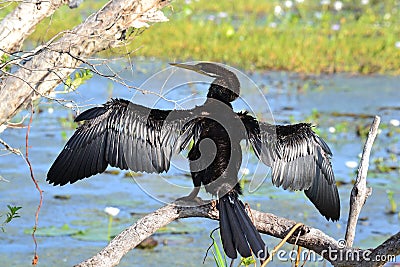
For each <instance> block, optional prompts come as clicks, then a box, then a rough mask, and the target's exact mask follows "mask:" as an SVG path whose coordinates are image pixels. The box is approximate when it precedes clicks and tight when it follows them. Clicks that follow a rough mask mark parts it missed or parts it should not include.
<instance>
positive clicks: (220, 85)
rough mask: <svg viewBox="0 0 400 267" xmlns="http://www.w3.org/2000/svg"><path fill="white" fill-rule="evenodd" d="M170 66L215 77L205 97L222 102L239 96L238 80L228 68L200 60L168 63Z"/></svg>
mask: <svg viewBox="0 0 400 267" xmlns="http://www.w3.org/2000/svg"><path fill="white" fill-rule="evenodd" d="M170 64H171V65H172V66H175V67H179V68H184V69H188V70H192V71H195V72H197V73H200V74H203V75H207V76H210V77H212V78H215V79H214V81H213V82H212V83H211V86H210V88H209V91H208V94H207V97H210V98H215V99H218V100H220V101H223V102H232V101H234V100H235V99H237V98H238V97H239V94H240V82H239V79H238V78H237V76H236V75H235V74H234V73H233V72H232V71H230V70H228V69H226V68H225V67H222V66H221V65H219V64H215V63H210V62H200V63H197V64H195V65H188V64H181V63H170Z"/></svg>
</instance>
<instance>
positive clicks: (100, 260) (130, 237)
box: [76, 201, 400, 267]
mask: <svg viewBox="0 0 400 267" xmlns="http://www.w3.org/2000/svg"><path fill="white" fill-rule="evenodd" d="M190 204H193V203H188V202H182V201H177V202H174V203H172V204H169V205H166V206H164V207H162V208H160V209H158V210H156V211H155V212H153V213H150V214H148V215H146V216H145V217H143V218H141V219H140V220H139V221H137V222H136V223H135V224H133V225H131V226H130V227H128V228H126V229H125V230H124V231H122V232H121V233H120V234H119V235H118V236H116V237H115V238H114V239H113V240H112V241H111V242H110V243H109V244H108V245H107V246H106V247H105V248H103V249H102V250H101V251H100V252H99V253H98V254H97V255H95V256H93V257H91V258H90V259H87V260H85V261H84V262H81V263H79V264H78V265H76V267H88V266H96V267H109V266H116V265H117V264H118V263H119V261H120V260H121V258H122V257H123V256H124V255H125V254H126V253H127V252H128V251H130V250H131V249H133V248H134V247H136V246H137V245H138V244H139V243H140V242H141V241H143V240H144V239H146V238H147V237H149V236H151V235H152V234H154V233H155V232H156V231H157V230H158V229H159V228H161V227H163V226H165V225H167V224H169V223H170V222H172V221H174V220H177V219H182V218H190V217H201V218H208V219H212V220H218V216H219V215H218V214H219V213H218V210H217V209H216V208H215V202H211V203H210V202H203V205H198V206H189V205H190ZM251 214H252V217H253V219H254V223H255V226H256V228H257V229H258V231H260V232H261V233H264V234H268V235H271V236H274V237H277V238H281V239H283V238H284V237H285V236H286V235H287V233H288V232H289V231H290V229H291V228H292V227H293V226H294V225H295V224H296V222H295V221H292V220H288V219H285V218H282V217H278V216H276V215H274V214H271V213H263V212H260V211H256V210H251ZM300 231H301V233H302V234H301V235H300V237H299V239H298V240H297V243H296V244H297V245H300V246H302V247H304V248H307V249H310V250H313V251H315V252H316V253H318V254H320V255H321V257H323V258H325V259H326V260H328V261H330V262H331V263H332V264H334V265H335V266H382V265H383V264H384V263H385V262H386V261H387V260H390V259H392V260H393V258H390V256H389V258H388V257H387V255H398V254H400V232H399V233H397V234H396V235H394V236H392V237H391V238H389V239H388V240H387V241H385V242H384V243H383V244H382V245H380V246H379V247H377V248H376V249H374V250H364V249H355V248H345V247H343V246H341V244H340V242H338V241H337V240H335V239H334V238H333V237H331V236H328V235H326V234H325V233H323V232H322V231H321V230H319V229H316V228H313V227H310V226H303V227H302V228H301V229H300ZM296 237H297V234H295V235H293V237H291V238H289V240H288V242H289V243H291V244H295V242H296ZM338 255H351V256H348V258H350V260H347V259H346V258H345V257H342V259H341V258H340V256H338ZM377 255H384V257H383V256H382V257H380V258H379V259H386V261H385V260H382V261H377V262H372V261H370V260H369V259H372V258H373V257H374V258H373V259H378V258H377V257H376V256H377ZM345 259H346V260H345Z"/></svg>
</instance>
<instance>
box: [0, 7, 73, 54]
mask: <svg viewBox="0 0 400 267" xmlns="http://www.w3.org/2000/svg"><path fill="white" fill-rule="evenodd" d="M68 2H69V0H51V1H50V0H49V1H26V2H25V1H22V2H21V3H20V4H19V5H18V6H17V7H16V8H15V9H14V10H13V11H12V12H11V13H9V14H8V15H7V16H6V17H5V18H4V19H3V20H2V21H1V23H0V57H1V56H2V55H3V54H4V53H13V52H16V51H18V50H19V49H20V48H21V46H22V43H23V42H24V40H25V39H26V37H28V36H29V35H30V34H31V33H32V32H33V31H34V30H35V27H36V25H37V24H38V23H39V22H41V21H42V20H43V19H44V18H46V17H48V16H51V15H52V14H53V13H54V11H56V10H57V9H58V8H59V7H60V6H62V5H64V4H67V3H68Z"/></svg>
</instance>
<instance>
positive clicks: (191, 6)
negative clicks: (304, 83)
mask: <svg viewBox="0 0 400 267" xmlns="http://www.w3.org/2000/svg"><path fill="white" fill-rule="evenodd" d="M285 2H286V1H256V0H246V1H231V0H224V1H205V0H201V1H194V0H192V1H188V0H186V1H183V0H178V1H174V2H172V4H171V5H170V6H169V7H166V8H165V9H164V13H165V14H166V15H167V17H168V18H169V19H170V21H169V22H167V23H157V24H154V25H153V26H152V27H151V28H150V29H148V30H146V31H145V32H144V33H143V34H141V35H140V36H139V37H137V38H136V39H135V40H134V41H133V42H132V43H131V44H130V45H129V46H128V47H123V48H121V49H113V50H112V51H111V52H108V54H107V55H113V53H117V54H124V53H126V52H127V51H133V50H136V49H139V50H138V51H136V52H135V53H134V55H137V56H145V57H156V58H159V59H161V60H166V61H184V60H209V61H218V62H225V63H227V64H230V65H234V66H238V67H241V68H244V69H247V70H254V69H262V70H266V69H268V70H287V71H294V72H304V73H317V74H318V73H334V72H350V73H360V74H370V73H385V74H400V47H398V46H400V11H399V9H400V3H399V1H395V0H392V1H388V0H387V1H376V0H370V1H369V3H368V4H366V5H362V4H361V3H360V2H361V1H350V0H348V1H343V8H342V9H341V10H338V11H337V10H335V8H334V4H333V3H334V2H335V1H331V4H330V5H321V3H320V1H315V0H304V1H303V2H302V3H299V2H298V1H294V0H293V1H292V4H293V6H292V7H290V8H288V7H286V6H285ZM102 3H104V2H103V1H96V2H92V1H84V2H83V4H82V6H81V7H80V8H78V9H73V10H70V9H68V8H66V7H64V8H62V9H60V10H59V11H58V12H56V14H55V15H54V16H53V18H52V20H51V23H50V25H51V26H48V25H49V22H50V19H48V20H46V21H44V22H43V23H42V24H41V25H40V26H39V27H38V29H37V31H36V32H35V33H34V34H33V35H32V36H31V39H30V40H31V41H33V42H34V43H38V42H39V43H40V42H43V41H45V40H47V39H49V38H50V37H52V36H53V35H54V34H55V33H56V32H58V31H59V30H62V29H68V28H71V27H73V26H74V25H77V24H78V23H80V22H81V21H83V19H84V18H85V17H86V16H87V15H88V14H90V11H92V10H96V9H98V8H99V7H100V6H101V5H102ZM278 5H279V6H280V7H281V9H282V11H283V12H282V13H280V14H276V13H275V9H276V6H278ZM66 16H68V18H69V19H68V20H64V19H63V18H65V17H66Z"/></svg>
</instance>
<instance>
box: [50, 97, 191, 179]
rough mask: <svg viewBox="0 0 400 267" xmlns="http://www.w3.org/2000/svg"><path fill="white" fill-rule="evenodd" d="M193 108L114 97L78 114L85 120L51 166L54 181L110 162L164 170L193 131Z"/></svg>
mask: <svg viewBox="0 0 400 267" xmlns="http://www.w3.org/2000/svg"><path fill="white" fill-rule="evenodd" d="M192 115H193V110H176V111H171V110H158V109H149V108H146V107H143V106H140V105H136V104H133V103H131V102H129V101H127V100H122V99H113V100H111V101H109V102H107V103H106V104H104V105H103V106H101V107H94V108H91V109H89V110H86V111H85V112H83V113H82V114H80V115H79V116H78V117H77V118H76V119H75V121H84V123H83V124H82V125H81V126H80V127H79V128H78V129H77V130H76V131H75V133H74V134H73V136H72V137H71V138H70V139H69V141H68V142H67V144H66V145H65V147H64V149H63V150H62V151H61V153H60V155H59V156H58V157H57V159H56V160H55V162H54V163H53V165H52V166H51V168H50V170H49V172H48V174H47V181H49V182H50V183H53V184H55V185H58V184H59V185H64V184H66V183H68V182H69V183H74V182H76V181H77V180H80V179H83V178H85V177H89V176H91V175H94V174H97V173H101V172H104V170H105V169H106V168H107V165H108V164H109V165H111V166H114V167H118V168H120V169H130V170H133V171H140V172H149V173H151V172H157V173H160V172H163V171H167V170H168V169H169V166H170V159H171V156H172V154H173V153H174V152H178V153H179V151H181V150H182V149H184V148H185V147H186V145H187V144H188V143H189V141H190V139H191V138H192V136H193V128H194V127H193V126H194V123H192V122H193V121H194V120H193V118H194V117H193V116H192Z"/></svg>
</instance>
